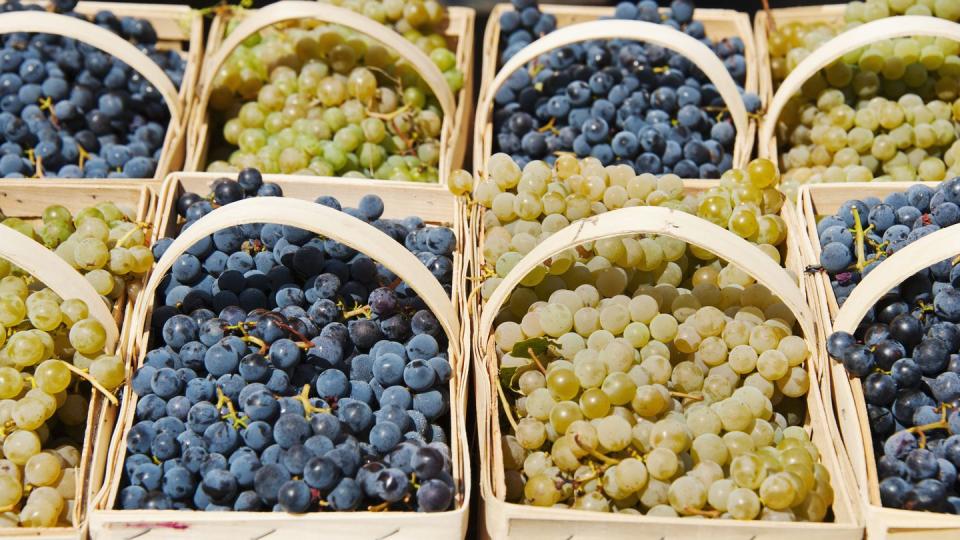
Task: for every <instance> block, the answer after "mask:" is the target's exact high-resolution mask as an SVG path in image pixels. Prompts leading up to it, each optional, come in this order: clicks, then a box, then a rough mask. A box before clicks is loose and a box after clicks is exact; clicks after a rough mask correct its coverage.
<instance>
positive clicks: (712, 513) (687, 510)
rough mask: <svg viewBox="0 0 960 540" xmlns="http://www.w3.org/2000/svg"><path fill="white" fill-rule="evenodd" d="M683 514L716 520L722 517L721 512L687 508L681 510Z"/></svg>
mask: <svg viewBox="0 0 960 540" xmlns="http://www.w3.org/2000/svg"><path fill="white" fill-rule="evenodd" d="M683 513H684V514H690V515H691V516H703V517H708V518H718V517H720V516H721V515H723V512H721V511H719V510H701V509H700V508H693V507H692V506H688V507H686V508H684V509H683Z"/></svg>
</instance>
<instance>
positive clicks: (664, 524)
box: [474, 207, 863, 540]
mask: <svg viewBox="0 0 960 540" xmlns="http://www.w3.org/2000/svg"><path fill="white" fill-rule="evenodd" d="M640 233H648V234H661V235H667V236H670V237H673V238H677V239H680V240H683V241H685V242H688V243H691V244H694V245H697V246H699V247H701V248H703V249H707V250H709V251H711V252H713V253H715V254H717V255H718V256H720V257H721V258H723V259H725V260H727V261H735V264H737V266H738V267H740V268H741V269H742V270H744V271H746V272H748V273H749V274H750V275H751V276H752V277H754V278H755V279H757V281H758V282H759V283H761V284H763V285H765V286H766V287H767V288H769V289H770V291H771V292H772V293H774V294H775V295H777V296H778V297H779V298H780V300H781V301H782V302H784V304H785V305H786V306H787V307H788V308H789V309H790V310H791V312H792V313H794V315H796V318H797V322H798V324H799V325H800V327H801V329H802V331H803V335H804V339H805V340H806V341H807V343H808V346H809V347H810V349H811V351H816V347H815V345H816V342H817V334H816V330H815V325H814V320H813V315H812V314H811V313H810V310H809V308H808V306H807V304H806V302H805V300H804V297H803V293H802V292H801V290H800V288H799V287H797V285H796V284H795V283H794V281H793V279H792V278H791V277H790V276H789V274H787V273H786V272H785V271H784V270H783V269H782V268H780V267H778V265H777V264H776V263H774V262H773V261H772V260H771V259H770V258H769V257H768V256H766V255H764V254H763V253H762V252H761V251H760V250H759V249H758V248H756V247H755V246H752V245H750V244H749V243H747V242H746V241H745V240H743V239H741V238H739V237H737V236H736V235H734V234H733V233H730V232H728V231H726V230H725V229H722V228H720V227H717V226H716V225H713V224H711V223H708V222H706V221H704V220H701V219H699V218H697V217H695V216H692V215H690V214H686V213H683V212H679V211H674V210H670V209H667V208H661V207H633V208H622V209H619V210H613V211H611V212H607V213H605V214H601V215H598V216H594V217H593V218H591V219H588V220H581V221H579V222H576V223H574V224H572V225H569V226H568V227H566V228H565V229H563V230H561V231H559V232H557V233H555V234H553V235H551V236H550V237H549V238H547V239H546V240H544V241H543V242H542V243H541V244H539V245H538V246H537V247H535V248H534V249H533V250H532V251H531V252H530V253H528V254H527V255H526V256H524V258H523V259H521V261H520V262H519V263H517V265H516V266H515V267H514V269H513V270H512V271H511V272H510V273H509V274H508V275H507V276H506V277H505V278H504V280H503V282H501V284H500V285H499V286H498V287H497V289H496V291H495V292H494V293H493V295H492V296H491V298H490V299H489V300H488V302H487V305H485V306H484V309H483V311H481V315H480V322H479V327H478V329H477V330H476V338H475V339H474V348H475V368H476V370H477V376H476V387H477V389H476V393H477V401H478V403H477V409H478V411H479V414H478V418H479V419H483V420H480V422H479V423H480V457H481V467H480V470H481V471H483V472H482V474H481V475H480V490H481V494H482V496H483V504H484V513H485V515H486V527H487V529H488V531H489V532H490V535H491V537H493V538H506V537H507V536H510V537H516V538H525V539H526V538H563V537H564V536H565V535H568V534H569V533H570V532H572V531H576V537H578V538H610V537H611V535H612V536H614V537H621V536H622V537H628V536H629V537H631V538H644V539H646V538H649V539H662V538H707V537H709V538H723V539H744V540H747V539H752V538H773V537H774V536H776V537H778V538H797V539H800V538H807V537H809V535H817V537H818V538H838V539H839V538H844V539H854V538H862V536H863V528H862V525H860V524H858V520H857V516H856V514H855V512H854V509H853V507H852V502H851V497H852V495H851V494H850V493H848V491H847V489H848V487H849V486H848V485H847V484H846V483H845V482H844V478H845V477H846V473H844V472H843V469H844V465H843V463H842V462H843V456H841V455H839V454H838V453H837V452H836V448H835V446H834V444H833V443H832V441H831V437H833V436H834V433H833V430H832V429H831V428H830V426H829V423H828V421H827V418H826V416H827V415H826V414H825V410H824V402H823V401H822V400H823V397H822V396H821V395H820V387H819V386H818V385H817V384H811V385H810V392H809V394H808V397H807V405H808V407H807V410H808V419H807V426H806V427H807V429H808V430H809V431H810V432H811V437H812V440H813V441H814V443H815V444H816V445H817V447H818V449H819V450H820V454H821V460H822V463H823V464H824V466H825V467H827V469H828V470H829V471H830V474H831V478H832V479H833V481H832V484H833V487H834V490H835V492H836V495H835V500H834V504H833V507H832V509H833V514H834V519H835V522H834V523H776V524H772V523H767V522H760V521H754V522H738V521H732V520H716V521H709V522H705V521H699V520H688V519H682V518H659V517H646V516H643V517H641V516H629V515H617V514H612V515H611V514H597V513H590V512H581V511H576V510H570V509H554V508H538V507H532V506H524V505H519V504H513V503H507V502H505V500H504V496H505V492H506V486H505V483H504V475H503V455H502V449H501V444H500V438H501V433H500V420H499V415H500V411H499V402H498V399H497V393H496V389H495V387H494V386H493V385H494V384H496V383H495V381H497V378H498V367H497V363H498V359H497V354H496V350H495V348H494V347H493V345H492V339H489V337H490V335H491V331H492V330H493V324H494V319H495V318H496V316H497V314H498V312H499V311H500V308H501V307H502V306H503V305H504V302H506V300H507V299H508V298H509V295H510V293H511V292H512V291H513V289H514V288H515V287H516V286H517V285H518V284H519V282H520V280H521V279H522V278H523V277H524V276H525V275H526V273H527V272H528V271H529V270H531V269H532V268H534V267H535V266H536V265H537V264H539V263H540V262H541V261H543V260H546V259H548V258H550V257H552V256H555V255H556V254H558V253H560V252H562V251H564V250H565V249H569V248H570V247H572V246H577V245H580V244H582V243H584V242H590V241H596V240H599V239H603V238H612V237H618V236H623V235H628V234H640ZM488 339H489V341H488ZM818 360H822V359H817V358H816V356H812V357H811V361H809V362H808V363H807V370H808V372H809V373H810V376H811V380H814V381H817V380H820V374H821V373H822V369H823V368H822V366H821V365H820V364H821V362H820V361H818Z"/></svg>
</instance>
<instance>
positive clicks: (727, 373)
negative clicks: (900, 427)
mask: <svg viewBox="0 0 960 540" xmlns="http://www.w3.org/2000/svg"><path fill="white" fill-rule="evenodd" d="M680 244H681V251H684V250H685V249H684V248H685V247H686V246H685V245H684V244H683V242H680ZM598 258H599V257H598ZM687 259H688V260H689V261H693V260H695V257H694V256H692V255H689V254H688V255H687ZM720 267H721V263H720V262H719V261H717V260H714V261H712V262H710V263H704V264H703V265H702V266H699V267H696V265H695V264H694V263H692V262H691V263H690V265H689V267H688V268H686V269H685V270H684V272H683V274H682V278H683V282H682V284H673V283H669V284H668V283H662V282H661V283H657V282H655V281H652V280H649V279H647V278H648V276H649V274H647V273H645V272H643V271H642V270H641V269H638V268H631V267H624V266H619V265H618V266H614V267H612V270H616V271H617V272H620V273H627V274H632V275H631V276H630V278H631V279H629V281H625V280H617V279H616V278H615V277H614V276H615V274H614V273H613V272H610V271H603V270H600V271H597V270H593V269H592V267H591V262H587V263H586V264H584V263H577V264H576V265H575V266H574V267H572V268H570V269H569V270H567V271H566V272H564V273H563V274H562V276H561V277H562V280H563V281H561V286H560V287H558V288H548V289H546V290H537V291H536V293H537V294H536V295H535V296H531V297H529V298H526V299H525V301H524V302H523V303H522V304H523V305H526V306H527V307H526V308H525V309H521V310H517V309H514V302H515V300H514V298H511V300H510V302H511V305H510V308H509V309H508V310H506V311H505V312H504V313H503V314H502V315H501V316H500V317H499V324H498V326H497V328H496V332H495V334H494V338H495V340H496V347H497V352H498V355H499V358H500V366H501V369H500V380H499V383H500V384H501V385H502V386H504V387H506V388H505V393H506V394H508V395H509V397H508V398H507V399H508V400H509V401H510V406H509V410H508V411H506V413H505V415H506V418H507V421H508V422H509V424H510V428H509V430H508V432H509V435H507V436H506V437H504V440H503V445H504V451H503V453H504V460H505V469H506V471H505V472H506V484H507V499H508V500H510V501H513V502H520V503H523V504H530V505H534V506H547V507H550V506H560V507H568V508H574V509H580V510H590V511H597V512H617V513H626V514H644V515H648V516H661V517H676V516H698V517H706V518H728V519H729V518H732V519H738V520H752V519H761V520H771V521H823V520H825V519H826V518H827V517H828V513H829V509H830V506H831V504H832V501H833V490H832V488H831V485H830V475H829V472H828V470H827V469H826V468H825V467H824V466H823V465H821V464H820V463H819V451H818V449H817V447H816V446H815V445H814V444H813V443H812V442H811V441H810V438H809V435H808V433H807V432H806V431H805V430H804V429H803V428H802V427H801V426H802V422H803V418H804V414H805V411H806V409H805V405H804V400H803V398H804V396H805V395H806V393H807V391H808V389H809V385H810V379H809V375H808V373H807V371H806V370H805V368H804V363H805V362H806V361H807V359H808V357H809V354H810V352H809V350H808V348H807V345H806V342H805V341H804V340H803V339H802V338H800V337H798V336H796V335H794V334H793V323H794V320H793V317H792V315H790V313H789V311H788V310H787V309H786V308H785V307H784V305H783V304H782V303H781V302H780V301H779V300H778V299H777V298H775V297H774V296H772V295H771V294H770V292H769V291H768V290H767V289H766V288H765V287H763V286H762V285H759V284H756V283H754V282H753V281H752V279H750V278H749V277H748V276H746V274H744V273H743V272H740V271H737V272H739V275H740V279H739V280H737V281H739V282H738V283H733V282H730V281H727V282H725V280H724V279H722V277H721V276H722V275H723V273H724V272H725V271H728V270H730V269H734V268H735V267H733V266H726V267H724V268H723V269H722V270H719V271H718V269H719V268H720ZM516 292H519V290H518V291H516ZM516 292H515V293H514V295H515V296H516Z"/></svg>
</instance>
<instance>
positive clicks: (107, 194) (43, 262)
mask: <svg viewBox="0 0 960 540" xmlns="http://www.w3.org/2000/svg"><path fill="white" fill-rule="evenodd" d="M91 182H92V181H91V180H75V181H70V180H58V181H52V180H44V181H42V182H24V181H23V180H0V212H3V214H4V215H5V216H7V217H17V218H20V219H23V220H24V221H27V222H30V223H35V222H38V221H39V220H40V217H41V216H42V214H43V211H44V209H46V208H47V207H48V206H50V205H54V204H59V205H63V206H65V207H66V208H67V209H68V210H70V212H71V213H76V212H78V211H80V210H81V209H83V208H86V207H89V206H93V205H95V204H98V203H101V202H108V201H109V202H113V203H116V204H117V205H118V206H120V207H122V208H126V209H129V210H133V212H134V216H135V217H136V219H137V221H140V222H145V223H152V222H153V219H154V214H155V212H156V202H157V200H156V199H157V197H156V195H155V194H154V193H153V191H152V190H151V189H149V188H148V187H147V186H143V185H141V186H137V185H133V184H117V183H114V182H112V181H107V182H100V183H97V184H92V183H91ZM92 187H94V189H91V188H92ZM146 234H147V236H148V238H149V236H150V231H147V233H146ZM33 243H34V244H35V245H36V246H37V248H38V249H39V250H43V251H44V252H46V253H50V254H52V255H54V258H55V259H57V261H60V259H59V257H58V256H56V255H55V254H53V253H52V252H50V251H48V250H46V248H44V247H43V246H42V245H40V244H38V243H36V242H33ZM36 251H37V249H35V248H33V247H32V246H31V248H30V250H29V251H28V252H27V254H28V255H29V257H34V253H35V252H36ZM4 256H5V255H4ZM36 257H37V260H36V262H34V263H31V268H29V270H30V272H31V273H32V274H33V275H34V276H36V277H37V278H38V279H39V280H40V281H42V282H44V283H45V284H47V286H49V287H50V288H51V289H54V290H55V291H56V292H57V293H58V294H59V295H60V296H61V297H62V298H71V297H76V298H82V299H83V300H84V301H85V302H87V304H88V305H90V306H93V307H94V308H95V309H96V311H98V312H99V311H100V310H99V309H97V308H96V306H98V305H99V306H105V307H106V304H104V302H103V300H101V299H100V298H99V295H96V292H95V291H93V290H92V288H90V285H89V283H88V282H87V280H86V279H85V278H84V277H83V276H82V275H81V274H80V273H78V272H77V271H76V270H74V269H72V268H70V267H69V266H66V268H64V266H63V264H57V261H53V260H52V259H50V258H49V257H47V256H46V254H45V253H40V254H39V255H37V256H36ZM8 258H9V257H8ZM28 262H29V261H28ZM61 262H62V261H61ZM18 264H19V263H18ZM21 266H22V265H21ZM48 266H49V268H47V267H48ZM37 267H42V268H41V271H36V272H35V271H33V270H34V268H37ZM24 268H27V267H26V266H24ZM142 280H143V281H146V275H144V277H143V278H142ZM74 288H77V289H78V290H76V291H75V290H74ZM88 288H90V289H89V290H87V289H88ZM64 291H65V292H64ZM91 294H93V295H95V296H96V297H97V302H96V303H93V302H92V300H91V299H90V298H92V297H91V296H90V295H91ZM135 301H136V298H129V297H127V298H125V299H124V300H123V301H122V302H117V304H116V305H115V306H113V309H112V310H111V309H110V308H109V307H107V308H106V311H105V313H96V314H94V315H95V316H96V317H97V318H98V319H99V320H101V321H104V320H106V317H107V316H109V319H110V325H106V324H105V326H106V327H107V328H108V334H109V336H110V347H109V349H110V350H116V351H117V354H122V351H123V344H124V343H125V340H126V339H127V337H128V335H129V330H130V328H131V325H132V322H133V318H132V317H128V316H127V314H128V313H129V314H132V312H133V308H134V305H135ZM93 311H94V310H91V312H93ZM116 416H117V407H116V406H114V405H113V404H111V403H110V402H109V401H108V400H107V399H105V398H104V396H103V395H102V394H101V393H99V392H96V391H94V392H92V394H91V396H90V408H89V411H88V414H87V425H86V432H85V433H86V435H85V437H84V442H83V448H82V449H81V463H82V466H81V467H80V469H79V471H78V474H79V477H78V480H77V489H78V490H81V491H80V492H78V499H77V501H78V504H77V512H76V514H75V517H76V519H77V523H78V525H77V528H75V529H64V528H50V529H26V528H18V529H0V538H2V537H8V536H11V535H12V536H33V535H36V536H39V537H42V538H82V537H85V535H86V526H87V510H88V507H89V506H90V504H91V501H92V500H93V499H94V496H95V493H96V492H97V490H99V488H100V486H101V484H102V483H103V477H104V469H105V462H106V449H107V445H108V443H109V440H110V437H111V435H112V433H113V427H114V424H115V423H116Z"/></svg>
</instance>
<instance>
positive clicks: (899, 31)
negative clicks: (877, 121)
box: [758, 15, 960, 163]
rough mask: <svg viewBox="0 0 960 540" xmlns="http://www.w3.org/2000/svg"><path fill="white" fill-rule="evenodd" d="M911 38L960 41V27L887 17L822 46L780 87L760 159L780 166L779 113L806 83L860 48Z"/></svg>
mask: <svg viewBox="0 0 960 540" xmlns="http://www.w3.org/2000/svg"><path fill="white" fill-rule="evenodd" d="M764 24H765V23H764ZM908 36H931V37H942V38H946V39H953V40H960V24H958V23H953V22H950V21H948V20H946V19H938V18H936V17H920V16H916V15H903V16H898V17H888V18H885V19H879V20H876V21H872V22H869V23H865V24H862V25H860V26H857V27H856V28H853V29H851V30H848V31H846V32H843V33H841V34H840V35H838V36H836V37H835V38H833V39H831V40H829V41H827V42H826V43H824V44H822V45H820V46H819V47H817V48H816V49H815V50H814V51H812V52H811V53H810V55H809V56H807V57H806V58H805V59H803V60H802V61H801V62H800V63H799V64H797V67H796V68H794V70H793V71H791V72H790V74H789V75H788V76H787V78H786V79H784V80H783V83H782V84H781V85H780V88H778V89H777V92H776V93H775V94H773V96H772V98H771V99H770V101H769V105H768V107H767V110H766V113H765V114H764V117H763V122H762V123H761V124H760V131H759V134H758V137H759V141H758V152H759V155H760V157H765V158H767V159H770V160H771V161H773V162H774V163H779V159H778V155H779V154H778V150H777V141H776V138H775V137H776V131H777V123H778V121H779V118H780V114H781V113H782V112H783V109H784V108H785V107H786V105H787V103H788V102H789V101H790V99H791V98H792V97H793V96H794V94H796V93H797V92H799V91H800V89H801V87H802V86H803V83H805V82H806V81H807V80H808V79H809V78H810V77H812V76H814V75H815V74H816V73H817V72H819V71H820V70H821V69H823V68H825V67H827V66H829V65H830V64H831V63H833V62H834V61H835V60H837V59H838V58H840V57H842V56H843V55H845V54H847V53H849V52H851V51H855V50H857V49H859V48H860V47H863V46H866V45H869V44H871V43H876V42H878V41H883V40H885V39H893V38H898V37H908ZM766 58H767V60H768V63H769V56H766ZM768 72H769V65H768ZM771 86H772V82H771Z"/></svg>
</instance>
